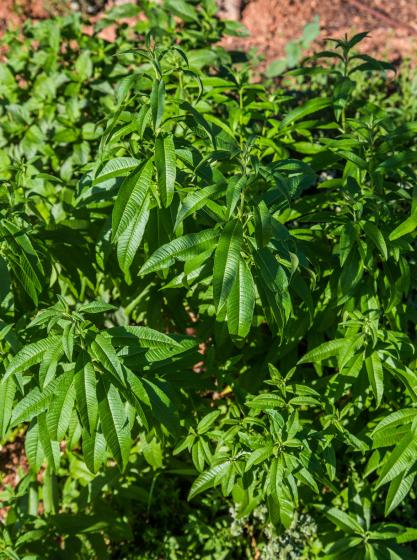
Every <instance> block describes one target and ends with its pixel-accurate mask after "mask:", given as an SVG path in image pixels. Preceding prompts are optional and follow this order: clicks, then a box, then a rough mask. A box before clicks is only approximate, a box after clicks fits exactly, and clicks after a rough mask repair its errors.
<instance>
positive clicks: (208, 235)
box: [139, 229, 219, 276]
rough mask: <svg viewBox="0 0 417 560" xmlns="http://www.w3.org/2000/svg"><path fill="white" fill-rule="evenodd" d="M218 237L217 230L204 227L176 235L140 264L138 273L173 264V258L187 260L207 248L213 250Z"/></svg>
mask: <svg viewBox="0 0 417 560" xmlns="http://www.w3.org/2000/svg"><path fill="white" fill-rule="evenodd" d="M218 237H219V231H218V230H215V229H205V230H202V231H199V232H198V233H189V234H187V235H183V236H182V237H178V238H177V239H174V240H173V241H170V242H169V243H166V244H165V245H162V246H161V247H159V249H157V250H156V251H155V252H154V253H153V255H151V257H150V258H149V259H148V260H147V261H146V262H145V264H144V265H143V266H142V268H141V269H140V271H139V275H140V276H142V275H145V274H149V273H151V272H156V271H157V270H162V269H164V268H168V267H170V266H171V265H172V264H174V262H175V259H178V260H180V261H187V260H188V259H190V258H192V257H195V256H197V255H199V254H200V253H202V252H205V251H208V250H209V249H211V250H214V243H215V241H216V240H217V238H218Z"/></svg>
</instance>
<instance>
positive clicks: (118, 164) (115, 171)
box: [93, 157, 140, 185]
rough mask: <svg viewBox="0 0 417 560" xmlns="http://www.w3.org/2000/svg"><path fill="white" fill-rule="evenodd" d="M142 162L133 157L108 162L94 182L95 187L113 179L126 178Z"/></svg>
mask: <svg viewBox="0 0 417 560" xmlns="http://www.w3.org/2000/svg"><path fill="white" fill-rule="evenodd" d="M139 165H140V161H139V160H138V159H136V158H132V157H118V158H114V159H111V160H110V161H108V162H107V163H106V164H105V165H104V166H103V168H102V169H101V171H100V172H99V173H98V174H97V175H96V177H95V179H94V180H93V185H98V184H99V183H103V182H104V181H108V180H109V179H112V178H113V177H124V176H125V175H129V174H130V173H131V172H132V171H134V170H135V169H137V167H138V166H139Z"/></svg>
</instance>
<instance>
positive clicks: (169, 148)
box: [155, 134, 176, 208]
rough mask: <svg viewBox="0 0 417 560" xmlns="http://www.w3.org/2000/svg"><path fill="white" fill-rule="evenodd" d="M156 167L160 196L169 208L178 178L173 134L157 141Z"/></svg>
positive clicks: (161, 137) (160, 137) (159, 137)
mask: <svg viewBox="0 0 417 560" xmlns="http://www.w3.org/2000/svg"><path fill="white" fill-rule="evenodd" d="M155 165H156V172H157V177H158V188H159V196H160V197H161V200H162V204H163V205H164V206H165V208H167V207H168V206H169V205H170V204H171V202H172V198H173V196H174V185H175V176H176V156H175V144H174V138H173V136H172V134H169V135H166V136H161V135H160V136H158V137H157V139H156V140H155Z"/></svg>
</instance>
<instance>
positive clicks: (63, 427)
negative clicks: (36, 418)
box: [46, 371, 75, 441]
mask: <svg viewBox="0 0 417 560" xmlns="http://www.w3.org/2000/svg"><path fill="white" fill-rule="evenodd" d="M58 388H59V390H58V391H57V393H56V394H55V396H54V398H53V399H52V402H51V405H50V406H49V410H48V413H47V415H46V423H47V426H48V430H49V433H50V435H51V438H52V439H54V440H57V441H61V440H62V439H64V436H65V434H66V432H67V430H68V428H69V425H70V421H71V415H72V410H73V407H74V402H75V388H74V376H73V372H72V371H70V372H66V373H64V374H63V375H61V376H60V377H59V384H58Z"/></svg>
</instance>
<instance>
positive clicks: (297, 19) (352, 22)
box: [0, 0, 417, 61]
mask: <svg viewBox="0 0 417 560" xmlns="http://www.w3.org/2000/svg"><path fill="white" fill-rule="evenodd" d="M90 1H91V2H92V3H96V4H100V3H106V4H109V3H110V1H111V2H117V3H119V2H121V1H124V2H125V1H127V0H108V1H107V2H105V0H95V1H94V0H90ZM133 1H134V0H133ZM222 1H223V4H226V5H227V3H228V2H231V3H234V4H236V2H238V3H239V0H222ZM81 2H84V3H85V2H87V0H80V2H79V3H81ZM137 2H138V3H139V5H140V0H137ZM71 4H73V5H74V2H71V0H0V30H1V29H2V28H3V29H4V28H5V27H6V26H7V25H9V24H12V25H19V24H20V23H21V22H22V21H23V20H24V19H25V18H28V17H33V18H44V17H48V15H53V14H54V13H59V12H60V11H61V12H62V11H63V10H65V9H67V10H68V9H71V7H70V6H71ZM316 15H318V16H319V17H320V27H321V34H320V37H319V40H318V43H319V42H321V41H322V40H323V39H325V38H326V37H329V36H331V37H341V36H343V35H344V34H345V33H349V34H352V33H353V32H358V31H364V30H366V31H370V37H369V38H368V39H367V40H366V41H365V43H364V46H363V48H364V50H366V51H367V52H368V53H370V54H373V55H376V56H379V57H383V58H388V59H390V60H399V59H401V58H414V59H416V61H417V0H246V1H245V0H243V1H242V2H241V15H240V19H241V21H242V22H243V23H244V24H245V26H246V27H247V28H248V29H249V31H250V32H251V36H250V37H249V38H247V39H239V40H237V39H235V38H229V39H228V40H227V41H225V46H226V47H227V46H229V47H230V48H236V47H238V48H239V47H248V46H249V47H256V48H258V49H259V51H260V52H261V53H263V54H264V55H265V56H266V59H267V61H270V60H273V59H275V58H277V57H280V56H282V55H283V53H284V46H285V44H286V43H287V42H288V41H290V40H292V39H296V38H298V37H299V36H300V35H301V33H302V30H303V27H304V26H305V24H306V23H308V22H309V21H311V20H312V19H313V17H314V16H316Z"/></svg>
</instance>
